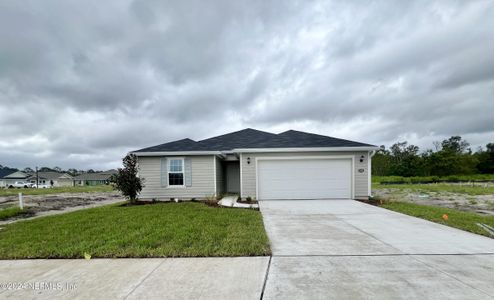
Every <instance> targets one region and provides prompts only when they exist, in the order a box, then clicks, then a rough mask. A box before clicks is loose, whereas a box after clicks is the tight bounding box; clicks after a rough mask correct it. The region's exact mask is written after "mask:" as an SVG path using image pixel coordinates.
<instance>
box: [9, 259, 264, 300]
mask: <svg viewBox="0 0 494 300" xmlns="http://www.w3.org/2000/svg"><path fill="white" fill-rule="evenodd" d="M268 262H269V257H234V258H228V257H221V258H162V259H161V258H150V259H92V260H81V259H78V260H75V259H67V260H59V259H52V260H4V261H0V270H1V272H0V298H1V299H34V298H35V299H259V298H260V296H261V292H262V288H263V284H264V280H265V277H266V271H267V267H268Z"/></svg>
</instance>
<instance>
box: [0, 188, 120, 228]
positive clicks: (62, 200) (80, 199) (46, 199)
mask: <svg viewBox="0 0 494 300" xmlns="http://www.w3.org/2000/svg"><path fill="white" fill-rule="evenodd" d="M123 200H124V198H123V197H122V195H121V194H120V193H118V192H91V193H61V194H49V195H25V196H23V202H24V208H25V209H26V210H27V211H29V213H30V214H26V215H20V216H18V217H14V218H11V219H9V220H7V222H8V223H10V222H11V221H12V220H15V219H20V218H26V217H27V218H30V217H35V216H42V215H50V214H54V213H60V212H65V211H73V210H78V209H83V208H88V207H96V206H101V205H106V204H111V203H116V202H120V201H123ZM18 205H19V197H18V196H4V197H0V209H2V208H6V207H11V206H18ZM1 223H5V221H4V222H1Z"/></svg>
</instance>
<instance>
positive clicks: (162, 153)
mask: <svg viewBox="0 0 494 300" xmlns="http://www.w3.org/2000/svg"><path fill="white" fill-rule="evenodd" d="M131 153H132V154H135V155H136V156H180V155H222V154H223V153H222V152H221V151H157V152H131Z"/></svg>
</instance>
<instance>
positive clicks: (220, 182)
mask: <svg viewBox="0 0 494 300" xmlns="http://www.w3.org/2000/svg"><path fill="white" fill-rule="evenodd" d="M215 159H216V195H217V196H219V195H221V194H223V192H224V191H223V187H224V186H225V183H224V176H223V167H222V165H221V160H220V159H219V158H218V157H215Z"/></svg>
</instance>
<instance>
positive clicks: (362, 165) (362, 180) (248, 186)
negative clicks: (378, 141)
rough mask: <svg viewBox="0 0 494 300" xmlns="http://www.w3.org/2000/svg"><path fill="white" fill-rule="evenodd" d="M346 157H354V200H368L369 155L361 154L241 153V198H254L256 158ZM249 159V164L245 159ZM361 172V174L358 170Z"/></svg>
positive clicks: (363, 152)
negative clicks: (361, 159) (362, 157)
mask: <svg viewBox="0 0 494 300" xmlns="http://www.w3.org/2000/svg"><path fill="white" fill-rule="evenodd" d="M337 155H341V156H348V155H354V156H355V160H354V163H355V165H354V170H353V175H354V184H355V188H354V190H355V195H354V196H355V198H356V199H360V198H368V196H369V191H370V190H369V178H370V177H368V176H370V175H369V170H368V169H369V168H368V166H369V162H368V159H369V157H368V156H369V153H368V152H367V151H362V152H269V153H268V152H264V153H242V155H241V160H240V164H241V166H240V170H241V171H240V172H241V174H240V178H241V182H240V185H241V197H242V198H246V197H252V198H255V197H256V157H289V156H337ZM362 155H363V156H364V161H363V162H360V157H361V156H362ZM248 157H250V164H247V158H248ZM361 169H362V170H363V172H362V173H360V172H359V170H361Z"/></svg>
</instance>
